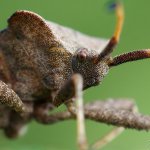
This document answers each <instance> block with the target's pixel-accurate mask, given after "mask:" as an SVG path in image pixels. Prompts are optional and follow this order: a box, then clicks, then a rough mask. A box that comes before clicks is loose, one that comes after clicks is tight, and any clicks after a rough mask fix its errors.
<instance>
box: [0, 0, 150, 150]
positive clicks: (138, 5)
mask: <svg viewBox="0 0 150 150" xmlns="http://www.w3.org/2000/svg"><path fill="white" fill-rule="evenodd" d="M107 2H108V1H107V0H24V1H23V0H22V1H21V0H1V1H0V29H3V28H5V27H6V25H7V22H6V21H7V18H8V17H9V16H10V15H11V14H12V13H13V12H14V11H16V10H21V9H25V10H31V11H34V12H36V13H38V14H40V15H41V16H43V17H44V18H46V19H47V20H51V21H54V22H57V23H60V24H62V25H65V26H69V27H72V28H74V29H77V30H79V31H81V32H84V33H86V34H89V35H93V36H99V37H105V38H109V37H110V36H111V35H112V33H113V31H114V25H115V16H114V14H111V13H109V12H108V11H107V10H106V3H107ZM124 7H125V24H124V29H123V32H122V36H121V40H120V43H119V45H118V46H117V48H116V50H115V51H114V53H113V55H116V54H120V53H123V52H128V51H131V50H136V49H143V48H149V47H150V42H149V41H150V38H149V37H150V28H149V27H150V1H149V0H143V1H141V0H132V1H129V0H124ZM149 79H150V60H148V59H147V60H143V61H138V62H134V63H128V64H124V65H121V66H118V67H116V68H113V69H112V70H110V73H109V75H108V76H107V77H106V78H105V79H104V81H103V83H102V85H100V86H99V87H95V88H91V89H89V90H87V91H85V92H84V99H85V100H86V102H88V101H93V100H97V99H106V98H110V97H113V98H117V97H131V98H134V99H135V101H136V103H137V105H138V106H139V109H140V111H141V112H142V113H144V114H150V109H149V106H150V92H149V89H150V82H149ZM111 128H112V127H111V126H107V125H105V124H99V123H95V122H92V121H86V129H87V135H88V140H89V142H90V143H92V142H94V141H95V140H96V139H98V138H99V137H100V136H102V135H104V134H105V133H107V132H108V131H110V130H111ZM60 149H62V150H75V149H77V146H76V122H75V121H66V122H61V123H58V124H55V125H49V126H44V125H40V124H37V123H36V122H32V123H31V124H30V125H29V129H28V133H27V134H26V135H25V136H24V137H21V138H19V139H16V140H9V139H7V138H5V136H3V134H2V132H0V150H60ZM117 149H119V150H127V149H129V150H130V149H132V150H149V149H150V132H145V131H141V132H138V131H135V130H126V131H125V132H124V133H123V134H121V135H120V136H119V137H118V138H117V139H115V140H114V141H113V142H111V143H110V144H109V145H107V146H106V147H105V148H103V150H117Z"/></svg>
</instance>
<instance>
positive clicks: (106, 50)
mask: <svg viewBox="0 0 150 150" xmlns="http://www.w3.org/2000/svg"><path fill="white" fill-rule="evenodd" d="M112 8H113V9H115V11H116V16H117V23H116V28H115V32H114V34H113V36H112V37H111V39H110V40H109V42H108V44H107V45H106V47H105V48H104V49H103V51H102V52H101V53H100V55H99V56H98V59H97V60H96V61H97V62H99V61H101V60H103V59H105V58H106V57H108V56H109V54H111V53H112V51H113V49H114V47H115V46H116V45H117V44H118V41H119V39H120V34H121V31H122V26H123V22H124V9H123V5H122V4H121V2H116V3H113V4H111V9H112Z"/></svg>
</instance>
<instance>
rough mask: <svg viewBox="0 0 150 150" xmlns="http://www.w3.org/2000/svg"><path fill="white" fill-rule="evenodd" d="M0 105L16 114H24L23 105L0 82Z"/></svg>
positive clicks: (15, 95) (14, 94)
mask: <svg viewBox="0 0 150 150" xmlns="http://www.w3.org/2000/svg"><path fill="white" fill-rule="evenodd" d="M0 103H1V104H4V105H6V106H8V107H10V108H12V109H13V110H15V111H16V112H18V113H23V112H26V108H25V105H24V104H23V102H22V101H21V99H20V98H19V97H18V95H17V94H16V93H15V92H14V91H13V90H12V89H10V88H9V87H8V85H6V84H5V83H4V82H2V81H0Z"/></svg>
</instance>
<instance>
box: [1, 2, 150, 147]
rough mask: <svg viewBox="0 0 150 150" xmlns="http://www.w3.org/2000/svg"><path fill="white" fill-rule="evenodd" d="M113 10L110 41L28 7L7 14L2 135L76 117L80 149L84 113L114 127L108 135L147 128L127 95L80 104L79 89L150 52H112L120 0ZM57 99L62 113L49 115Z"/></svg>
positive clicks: (148, 123) (3, 45)
mask: <svg viewBox="0 0 150 150" xmlns="http://www.w3.org/2000/svg"><path fill="white" fill-rule="evenodd" d="M116 15H117V25H116V29H115V32H114V34H113V36H112V37H111V38H110V40H104V39H100V38H96V37H90V36H88V35H85V34H82V33H80V32H78V31H74V30H73V29H70V28H67V27H62V26H61V25H58V24H55V23H53V22H49V21H46V20H44V19H43V18H42V17H40V16H39V15H37V14H35V13H33V12H30V11H17V12H15V13H14V14H13V15H12V16H11V17H10V18H9V19H8V27H7V28H6V29H4V30H2V31H1V32H0V80H1V81H0V103H1V105H0V111H1V116H0V128H1V129H2V130H4V133H5V135H6V136H7V137H9V138H15V137H17V136H19V134H20V131H21V129H22V128H23V127H24V125H26V124H27V123H28V122H29V121H31V120H33V119H35V120H36V121H37V122H39V123H42V124H52V123H55V122H58V121H62V120H67V119H75V118H77V122H78V131H79V133H78V143H79V147H80V149H81V150H83V149H88V146H87V142H86V136H85V131H84V115H85V118H87V119H91V120H94V121H99V122H105V123H107V124H112V125H115V126H119V128H115V130H114V131H112V132H111V133H110V134H109V135H108V136H110V137H112V134H113V138H114V137H115V136H117V135H118V134H119V133H121V132H122V131H123V128H121V127H128V128H134V129H138V130H142V129H145V130H148V129H149V128H150V117H148V116H142V115H140V114H139V113H138V112H137V111H136V109H135V108H136V106H135V104H134V103H133V102H132V101H129V100H124V101H123V100H118V101H114V100H109V101H106V102H93V103H89V104H87V105H85V106H84V107H83V106H82V105H83V104H82V90H81V89H83V90H85V89H87V88H89V87H92V86H96V85H98V84H100V83H101V81H102V80H103V78H104V77H105V75H106V74H107V73H108V71H109V69H110V68H112V67H113V66H117V65H119V64H122V63H125V62H128V61H134V60H138V59H144V58H149V57H150V50H149V49H147V50H140V51H133V52H129V53H126V54H122V55H119V56H116V57H114V58H112V57H111V53H112V52H113V50H114V48H115V46H116V45H117V43H118V42H119V38H120V33H121V29H122V24H123V18H124V12H123V7H122V5H121V4H117V5H116ZM76 102H77V103H76ZM75 103H76V104H75ZM61 104H65V105H66V106H67V111H66V112H60V113H55V114H49V111H51V110H53V109H56V108H57V106H59V105H61ZM83 114H84V115H83ZM128 116H129V118H130V119H128ZM120 126H121V127H120ZM113 138H112V139H113ZM106 141H107V142H109V141H110V138H107V137H105V138H104V139H102V140H101V143H100V144H99V143H96V144H95V145H93V149H97V148H99V147H102V146H104V145H105V144H106V143H107V142H106ZM105 142H106V143H105Z"/></svg>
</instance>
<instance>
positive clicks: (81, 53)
mask: <svg viewBox="0 0 150 150" xmlns="http://www.w3.org/2000/svg"><path fill="white" fill-rule="evenodd" d="M87 56H88V50H87V49H86V48H80V49H79V50H78V53H77V58H78V60H79V61H84V60H86V58H87Z"/></svg>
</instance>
